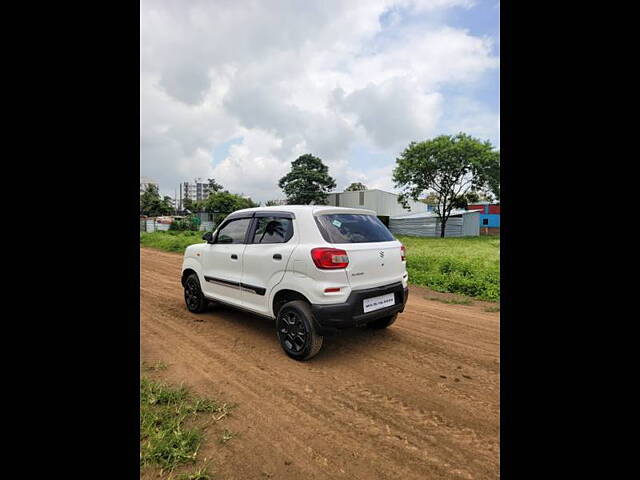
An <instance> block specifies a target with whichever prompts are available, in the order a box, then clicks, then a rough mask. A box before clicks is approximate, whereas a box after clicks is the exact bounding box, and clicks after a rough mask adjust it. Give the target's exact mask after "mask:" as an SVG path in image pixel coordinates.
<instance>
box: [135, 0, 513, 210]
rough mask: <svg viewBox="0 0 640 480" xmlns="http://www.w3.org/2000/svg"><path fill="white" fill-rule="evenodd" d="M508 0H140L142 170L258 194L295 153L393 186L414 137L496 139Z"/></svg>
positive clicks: (271, 189) (341, 180)
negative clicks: (399, 160) (504, 2)
mask: <svg viewBox="0 0 640 480" xmlns="http://www.w3.org/2000/svg"><path fill="white" fill-rule="evenodd" d="M499 17H500V4H499V1H498V0H491V1H481V0H476V1H472V0H415V1H411V0H395V1H394V0H341V1H337V0H322V1H312V0H304V1H303V0H244V1H242V0H229V1H227V0H205V1H186V0H175V1H168V0H167V1H161V0H142V1H141V2H140V22H141V23H140V175H141V176H146V177H150V178H152V179H154V180H155V181H157V182H159V184H160V190H161V192H162V193H163V194H167V195H171V196H173V195H174V192H175V189H176V187H177V186H178V184H179V183H180V182H181V181H187V180H193V178H195V177H202V178H211V177H214V178H215V179H216V181H218V183H221V184H222V185H224V187H225V188H226V189H228V190H230V191H231V192H234V193H244V194H245V195H250V196H251V197H252V198H253V199H254V200H258V201H264V200H268V199H277V198H283V195H282V192H281V191H280V189H279V188H278V186H277V182H278V179H279V178H280V177H281V176H282V175H284V174H286V172H287V171H288V170H289V167H290V164H291V162H292V161H293V160H295V159H296V158H297V157H298V156H299V155H301V154H304V153H312V154H314V155H316V156H319V157H320V158H322V160H323V161H324V162H325V163H326V164H327V165H329V173H330V174H331V175H332V176H333V177H334V178H335V179H336V182H337V184H338V191H342V189H344V187H346V186H347V185H349V184H350V183H351V182H354V181H360V182H363V183H364V184H365V185H367V186H368V187H369V188H382V189H384V190H388V191H395V189H394V188H393V182H392V180H391V171H392V169H393V166H394V163H395V159H396V157H397V155H398V154H399V153H400V152H401V151H402V150H403V149H404V147H406V145H407V144H408V143H409V142H410V141H412V140H426V139H428V138H430V137H432V136H435V135H439V134H442V133H456V132H459V131H463V132H466V133H469V134H471V135H474V136H477V137H480V138H481V139H483V140H484V139H488V140H490V141H491V142H492V143H493V144H494V145H496V146H499V142H500V115H499V113H500V96H499V57H500V32H499Z"/></svg>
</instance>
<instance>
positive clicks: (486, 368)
mask: <svg viewBox="0 0 640 480" xmlns="http://www.w3.org/2000/svg"><path fill="white" fill-rule="evenodd" d="M140 255H141V272H140V281H141V292H140V295H141V351H142V360H143V361H145V362H146V363H148V364H153V363H155V362H158V361H162V362H164V363H166V364H167V365H168V368H167V369H166V370H165V371H163V372H162V373H161V374H162V378H163V379H164V380H166V381H170V382H174V383H181V382H182V383H184V384H185V385H187V386H189V387H191V388H192V389H193V390H194V391H195V392H197V393H198V394H200V395H204V396H208V397H210V398H213V399H221V400H224V401H229V402H233V403H237V407H236V408H235V409H233V411H232V416H231V417H229V418H227V419H225V420H223V422H224V427H225V428H228V429H229V430H231V431H233V432H236V433H238V437H237V438H234V439H232V440H231V441H229V442H228V443H226V444H225V445H220V444H219V443H218V441H217V439H216V438H213V439H210V441H206V442H205V443H204V444H203V447H202V449H201V451H200V453H199V457H201V458H202V457H206V458H209V459H211V460H212V463H211V465H212V469H213V471H214V472H215V474H216V478H222V479H254V478H257V479H260V478H274V479H311V478H318V479H325V478H345V479H347V478H348V479H351V478H357V479H396V478H406V479H437V478H447V479H457V478H461V479H471V478H473V479H485V478H492V479H495V478H498V476H499V408H500V404H499V381H500V376H499V370H500V358H499V334H500V318H499V314H498V313H488V312H485V311H484V308H483V307H482V306H481V305H477V304H475V305H471V306H463V305H448V304H444V303H440V302H436V301H433V300H428V299H426V298H425V296H433V295H431V294H429V295H427V292H428V291H427V290H424V289H421V288H417V287H411V293H410V295H409V302H408V304H407V307H406V309H405V312H404V313H403V314H401V315H400V316H399V318H398V320H397V321H396V323H395V324H394V325H393V326H391V327H390V328H389V329H387V330H384V331H371V330H368V329H353V330H348V331H345V332H343V333H342V334H341V335H339V336H334V337H327V338H325V343H324V346H323V348H322V350H321V352H320V353H319V354H318V356H317V357H315V358H314V359H312V360H310V361H308V362H304V363H300V362H296V361H294V360H291V359H289V358H288V357H287V356H286V355H285V354H284V353H283V352H282V350H281V349H280V346H279V344H278V341H277V338H276V334H275V331H274V326H273V324H272V323H271V322H270V321H268V320H266V319H264V318H261V317H257V316H253V315H250V314H247V313H241V312H237V311H234V310H231V309H228V308H224V307H213V308H212V309H211V310H209V311H207V312H206V313H204V314H200V315H196V314H191V313H189V312H188V311H187V310H186V308H185V306H184V300H183V296H182V287H181V285H180V266H181V261H182V257H181V256H180V255H176V254H172V253H165V252H160V251H157V250H151V249H141V250H140ZM199 320H201V321H199Z"/></svg>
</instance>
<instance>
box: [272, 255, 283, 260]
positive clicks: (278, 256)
mask: <svg viewBox="0 0 640 480" xmlns="http://www.w3.org/2000/svg"><path fill="white" fill-rule="evenodd" d="M273 259H274V260H282V255H280V254H279V253H274V254H273Z"/></svg>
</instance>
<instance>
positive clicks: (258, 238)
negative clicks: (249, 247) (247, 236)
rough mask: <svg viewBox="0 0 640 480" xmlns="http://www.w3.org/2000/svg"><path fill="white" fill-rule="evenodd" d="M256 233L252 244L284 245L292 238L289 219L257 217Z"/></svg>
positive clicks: (291, 224)
mask: <svg viewBox="0 0 640 480" xmlns="http://www.w3.org/2000/svg"><path fill="white" fill-rule="evenodd" d="M256 220H257V224H256V233H255V234H254V235H253V242H252V243H286V242H288V241H289V240H290V239H291V237H292V236H293V222H292V221H291V219H290V218H280V217H257V218H256Z"/></svg>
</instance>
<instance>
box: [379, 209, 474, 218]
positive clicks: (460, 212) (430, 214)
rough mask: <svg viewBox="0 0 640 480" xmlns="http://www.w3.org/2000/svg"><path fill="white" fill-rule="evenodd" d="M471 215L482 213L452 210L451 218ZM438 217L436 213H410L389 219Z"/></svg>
mask: <svg viewBox="0 0 640 480" xmlns="http://www.w3.org/2000/svg"><path fill="white" fill-rule="evenodd" d="M469 213H480V212H479V211H478V210H451V214H450V215H449V216H451V217H453V216H455V215H467V214H469ZM430 217H437V215H436V214H435V213H434V212H418V213H410V214H408V215H394V216H393V217H389V218H390V219H393V220H402V219H403V218H430Z"/></svg>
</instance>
